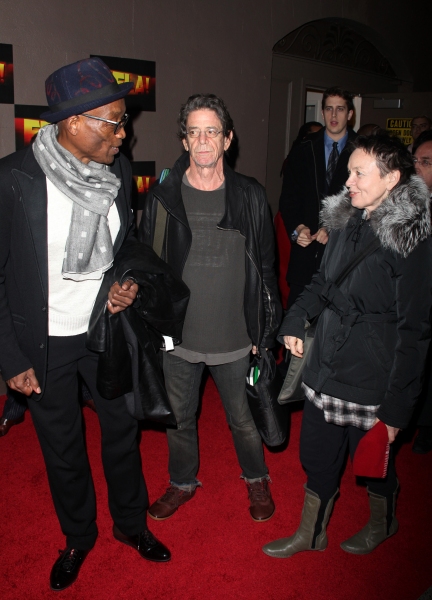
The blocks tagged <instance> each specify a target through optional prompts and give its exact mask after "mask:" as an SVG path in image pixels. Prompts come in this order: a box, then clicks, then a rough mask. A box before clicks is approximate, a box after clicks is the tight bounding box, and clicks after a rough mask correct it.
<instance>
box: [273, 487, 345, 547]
mask: <svg viewBox="0 0 432 600" xmlns="http://www.w3.org/2000/svg"><path fill="white" fill-rule="evenodd" d="M338 491H339V490H337V491H336V494H337V492H338ZM305 492H306V493H305V499H304V504H303V511H302V518H301V522H300V525H299V528H298V529H297V531H296V532H295V533H294V535H292V536H291V537H288V538H281V539H279V540H276V541H274V542H270V543H269V544H266V545H265V546H263V549H262V550H263V552H264V554H268V556H274V557H275V558H289V557H290V556H292V555H293V554H296V553H297V552H302V551H303V550H325V549H326V548H327V534H326V527H327V523H328V520H329V518H330V513H331V511H332V508H333V502H334V499H335V496H336V494H334V496H333V497H332V498H330V500H329V501H328V502H327V506H326V507H325V510H324V514H323V516H322V521H321V525H319V524H318V523H317V520H318V518H319V514H320V508H321V500H320V498H319V496H318V494H316V493H315V492H312V490H309V489H308V488H307V487H306V486H305ZM317 526H318V534H317V532H316V528H317ZM315 536H316V537H315ZM314 537H315V542H314Z"/></svg>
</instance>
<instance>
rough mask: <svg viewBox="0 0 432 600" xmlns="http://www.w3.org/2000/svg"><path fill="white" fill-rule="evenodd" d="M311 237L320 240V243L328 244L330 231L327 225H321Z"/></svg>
mask: <svg viewBox="0 0 432 600" xmlns="http://www.w3.org/2000/svg"><path fill="white" fill-rule="evenodd" d="M311 238H312V239H313V240H316V241H317V242H319V243H320V244H324V245H325V244H327V242H328V233H327V229H326V228H325V227H321V229H318V231H317V232H316V233H314V234H313V235H312V236H311Z"/></svg>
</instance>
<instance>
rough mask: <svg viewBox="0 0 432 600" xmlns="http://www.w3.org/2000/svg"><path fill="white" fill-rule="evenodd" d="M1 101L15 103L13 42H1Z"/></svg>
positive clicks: (2, 102)
mask: <svg viewBox="0 0 432 600" xmlns="http://www.w3.org/2000/svg"><path fill="white" fill-rule="evenodd" d="M0 103H1V104H13V103H14V82H13V53H12V44H0Z"/></svg>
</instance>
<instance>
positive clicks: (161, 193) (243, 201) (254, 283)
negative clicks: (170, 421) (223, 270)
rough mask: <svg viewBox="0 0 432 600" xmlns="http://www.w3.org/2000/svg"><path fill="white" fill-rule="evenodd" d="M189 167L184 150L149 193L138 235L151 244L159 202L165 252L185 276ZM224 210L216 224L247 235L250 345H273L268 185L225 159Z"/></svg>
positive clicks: (276, 319) (275, 318) (276, 309)
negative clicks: (186, 176) (183, 188)
mask: <svg viewBox="0 0 432 600" xmlns="http://www.w3.org/2000/svg"><path fill="white" fill-rule="evenodd" d="M188 167H189V154H187V153H185V154H183V155H182V156H181V157H180V158H179V159H178V160H177V162H176V163H175V165H174V167H173V169H172V170H171V172H170V173H169V175H168V176H167V178H166V179H165V180H164V181H163V182H162V183H161V184H159V185H156V186H155V187H154V188H153V189H152V190H151V191H150V192H149V194H148V195H147V198H146V202H145V206H144V211H143V216H142V220H141V223H140V233H139V236H140V240H141V241H143V242H145V243H147V244H149V245H152V244H153V238H154V233H155V226H156V214H157V206H158V202H160V203H161V204H162V206H163V207H164V208H165V210H166V211H167V213H168V215H167V222H166V229H165V238H164V243H163V249H162V254H161V257H162V258H163V259H164V260H165V261H166V262H167V263H168V264H169V265H170V266H171V267H172V268H173V270H174V272H175V273H176V274H177V275H179V276H181V275H182V273H183V268H184V265H185V263H186V259H187V256H188V253H189V250H190V247H191V243H192V232H191V230H190V227H189V224H188V220H187V217H186V212H185V208H184V205H183V200H182V196H181V182H182V179H183V175H184V173H185V171H186V169H187V168H188ZM224 174H225V185H226V210H225V214H224V216H223V218H222V220H221V221H220V223H218V227H219V228H221V229H235V230H237V231H239V232H240V234H241V235H242V236H244V238H245V249H246V257H247V260H246V285H245V295H244V311H245V319H246V327H247V331H248V335H249V337H250V339H251V341H252V344H254V345H256V346H265V347H267V348H270V347H272V346H273V345H274V340H275V338H276V334H277V330H278V327H279V323H280V320H281V314H282V309H281V305H280V301H279V293H278V288H277V281H276V275H275V271H274V231H273V224H272V220H271V215H270V209H269V206H268V203H267V199H266V195H265V190H264V188H263V187H262V186H261V185H260V184H259V183H258V182H257V181H256V180H255V179H253V178H252V177H246V176H245V175H240V174H239V173H235V172H234V171H233V170H232V169H230V168H229V167H228V165H227V164H226V163H225V164H224Z"/></svg>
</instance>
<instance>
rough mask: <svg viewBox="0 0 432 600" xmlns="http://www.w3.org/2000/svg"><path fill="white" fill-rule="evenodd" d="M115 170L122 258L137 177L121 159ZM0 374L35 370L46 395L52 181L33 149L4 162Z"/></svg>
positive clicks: (0, 180)
mask: <svg viewBox="0 0 432 600" xmlns="http://www.w3.org/2000/svg"><path fill="white" fill-rule="evenodd" d="M111 168H112V171H113V172H114V173H115V174H116V175H117V177H119V178H120V179H121V181H122V185H121V188H120V190H119V193H118V196H117V198H116V200H115V203H116V206H117V210H118V213H119V217H120V230H119V233H118V235H117V238H116V240H115V243H114V255H116V254H117V252H118V251H119V249H120V248H121V246H122V245H123V243H124V241H125V240H126V238H128V237H130V236H132V237H133V225H132V223H133V216H132V212H131V209H130V197H131V186H132V172H131V167H130V163H129V161H128V160H127V159H126V158H125V157H124V156H122V155H121V154H120V155H119V156H118V157H117V158H116V159H115V161H114V163H113V165H112V167H111ZM0 340H1V344H0V369H1V372H2V376H3V378H4V379H6V380H7V379H10V378H11V377H15V376H16V375H19V374H20V373H23V372H24V371H26V370H27V369H29V368H31V367H33V369H34V370H35V372H36V377H37V378H38V381H39V384H40V386H41V388H42V394H38V395H34V397H35V398H36V399H38V400H39V399H40V398H41V397H42V395H43V392H44V384H45V376H46V368H47V345H48V246H47V189H46V177H45V174H44V173H43V171H42V169H41V168H40V166H39V164H38V163H37V161H36V159H35V157H34V154H33V150H32V148H31V147H28V148H26V149H24V150H21V151H19V152H15V153H13V154H10V155H9V156H6V157H5V158H3V159H2V160H0Z"/></svg>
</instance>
